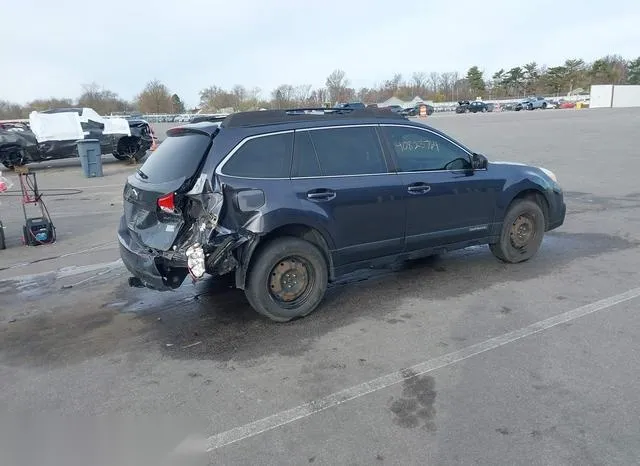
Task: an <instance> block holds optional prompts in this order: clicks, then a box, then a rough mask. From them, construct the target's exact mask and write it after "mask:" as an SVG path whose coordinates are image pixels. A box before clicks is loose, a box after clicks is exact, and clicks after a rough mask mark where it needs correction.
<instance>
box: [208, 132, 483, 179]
mask: <svg viewBox="0 0 640 466" xmlns="http://www.w3.org/2000/svg"><path fill="white" fill-rule="evenodd" d="M388 126H391V127H401V128H411V129H417V130H419V131H425V132H427V133H430V134H434V135H436V136H439V137H441V138H443V139H445V140H446V141H448V142H450V143H451V144H453V145H454V146H456V147H458V148H459V149H461V150H462V151H463V152H464V153H466V154H467V155H469V157H472V155H473V154H471V153H470V152H469V151H467V150H466V149H465V148H464V147H462V146H460V144H457V143H456V142H455V141H452V140H451V139H449V138H448V137H446V136H443V135H441V134H438V133H435V132H434V131H431V130H430V129H429V128H423V127H421V126H415V125H403V124H395V123H361V124H357V125H330V126H318V127H313V128H299V129H295V130H294V129H289V130H283V131H273V132H269V133H263V134H255V135H253V136H248V137H246V138H244V139H243V140H242V141H240V142H239V143H238V144H237V145H236V146H235V147H234V148H233V149H231V151H229V153H228V154H227V155H226V156H225V157H224V158H223V159H222V161H221V162H220V163H219V164H218V166H217V167H216V170H215V174H216V175H220V176H226V177H228V178H236V179H241V180H280V181H282V180H313V179H322V178H353V177H362V176H385V175H400V174H416V173H451V172H459V171H461V170H463V169H458V170H421V171H410V172H403V171H391V172H387V173H359V174H357V175H321V176H292V177H286V178H264V177H247V176H235V175H227V174H226V173H223V172H222V170H223V169H224V166H225V164H226V163H227V162H228V161H229V159H230V158H231V157H233V155H234V154H235V153H236V152H237V151H238V150H240V148H241V147H242V146H243V145H244V144H245V143H247V142H248V141H251V140H253V139H257V138H262V137H268V136H275V135H278V134H288V133H295V132H296V131H301V132H303V131H318V130H323V129H335V128H363V127H374V128H376V127H379V128H381V127H388ZM383 151H384V148H383ZM385 163H386V161H385ZM486 170H487V169H486V168H478V169H476V168H474V169H473V171H486Z"/></svg>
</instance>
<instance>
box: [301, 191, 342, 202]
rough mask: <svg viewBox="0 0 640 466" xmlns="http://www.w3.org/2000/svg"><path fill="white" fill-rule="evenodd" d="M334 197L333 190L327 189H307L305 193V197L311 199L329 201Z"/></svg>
mask: <svg viewBox="0 0 640 466" xmlns="http://www.w3.org/2000/svg"><path fill="white" fill-rule="evenodd" d="M335 197H336V193H335V191H330V190H328V189H318V190H316V191H309V192H308V193H307V199H309V200H311V201H330V200H332V199H334V198H335Z"/></svg>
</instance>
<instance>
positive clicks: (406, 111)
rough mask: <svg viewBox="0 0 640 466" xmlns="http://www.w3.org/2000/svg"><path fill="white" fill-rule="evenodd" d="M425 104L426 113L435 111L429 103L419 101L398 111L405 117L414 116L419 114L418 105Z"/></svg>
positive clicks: (429, 113)
mask: <svg viewBox="0 0 640 466" xmlns="http://www.w3.org/2000/svg"><path fill="white" fill-rule="evenodd" d="M423 105H424V106H425V107H427V115H432V114H433V112H434V111H435V109H434V108H433V105H429V104H425V103H419V104H417V105H415V106H413V107H409V108H405V109H404V110H402V111H400V112H399V113H400V115H402V116H407V117H414V116H420V107H421V106H423Z"/></svg>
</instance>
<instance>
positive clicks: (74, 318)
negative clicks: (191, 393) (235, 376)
mask: <svg viewBox="0 0 640 466" xmlns="http://www.w3.org/2000/svg"><path fill="white" fill-rule="evenodd" d="M638 245H639V244H638V243H636V242H633V241H630V240H627V239H625V238H621V237H617V236H610V235H604V234H597V233H580V234H573V233H564V232H552V233H550V234H548V235H546V237H545V242H544V244H543V246H542V249H541V250H540V253H539V256H538V257H537V258H535V259H534V260H532V261H529V262H527V263H524V264H520V265H518V266H516V267H512V266H508V265H505V264H502V263H500V262H499V261H496V260H495V259H494V258H493V256H492V255H491V254H490V253H489V251H488V249H487V248H486V247H478V248H472V249H468V250H462V251H457V252H454V253H451V254H447V255H444V256H438V257H432V258H428V259H424V260H419V261H414V262H411V263H408V264H404V265H402V266H397V267H393V268H391V269H387V270H382V271H368V272H360V273H358V274H354V276H352V277H351V279H350V280H346V279H345V280H342V281H341V282H340V283H338V284H336V285H334V286H332V288H331V289H330V290H329V292H328V293H327V297H326V298H325V302H324V304H323V305H321V307H320V308H319V309H318V311H316V312H314V313H312V314H311V315H309V316H308V317H306V318H304V319H303V320H301V321H292V322H288V323H284V324H274V323H272V322H270V321H269V320H267V319H265V318H263V317H261V316H259V315H258V314H257V313H256V312H254V311H253V310H252V309H251V307H250V306H249V304H248V302H247V301H246V299H245V297H244V293H243V292H242V291H240V290H235V289H232V288H230V283H229V282H228V281H225V280H223V279H217V280H216V279H207V280H203V281H201V282H198V283H197V284H196V285H195V286H194V285H191V284H190V283H186V284H184V285H183V286H182V287H181V288H179V289H178V290H175V291H173V292H165V293H160V292H155V291H152V290H147V289H137V288H130V287H129V286H128V285H127V284H126V280H125V278H126V274H125V275H123V276H121V277H120V278H118V279H116V280H115V282H114V277H112V276H110V275H106V276H101V277H97V278H96V279H95V280H94V281H92V282H91V283H87V284H83V285H81V286H79V287H74V288H72V289H69V290H60V283H56V282H55V281H54V282H52V281H51V280H50V279H49V278H46V277H44V278H40V279H38V280H37V281H29V282H28V283H24V282H17V281H15V280H13V281H11V280H6V281H0V290H2V293H0V360H2V361H3V362H5V363H7V364H10V365H21V364H31V365H35V366H49V367H51V366H61V365H66V364H72V363H78V362H82V361H84V360H86V359H88V358H91V357H99V356H103V355H108V354H110V353H113V352H116V351H128V350H131V351H136V352H139V351H160V352H162V353H163V354H164V355H165V356H167V357H170V358H173V359H185V360H190V359H201V360H212V361H217V362H219V363H221V364H222V365H225V364H228V363H229V362H230V361H233V362H234V363H243V364H245V365H252V364H258V363H259V361H260V360H261V359H263V358H264V357H268V356H271V355H275V354H277V355H282V356H296V357H297V356H300V355H301V354H304V353H306V352H308V351H310V350H312V349H313V345H314V343H315V341H317V339H319V338H321V337H322V336H323V335H325V334H328V333H331V332H333V331H335V330H336V329H339V328H342V327H344V326H347V325H350V324H352V323H354V322H357V321H361V320H362V319H368V320H372V319H373V320H380V321H382V322H384V323H387V324H392V323H393V324H395V325H398V326H400V325H402V321H401V319H408V318H410V314H407V313H406V311H404V312H403V313H402V315H399V314H398V308H397V303H398V302H399V301H401V300H403V299H405V298H411V299H412V300H424V301H425V303H428V302H433V301H434V300H444V299H450V298H452V297H457V296H463V295H466V294H468V293H473V292H476V291H478V290H481V289H484V288H486V280H485V279H478V277H485V276H486V275H487V274H490V275H491V276H492V278H493V279H494V280H495V281H505V282H513V281H516V282H518V281H524V280H530V279H534V278H537V277H540V276H544V275H545V274H548V273H552V272H555V271H557V270H558V268H560V267H562V266H565V265H566V264H568V263H569V262H571V261H573V260H575V259H579V258H583V257H594V256H598V255H601V254H605V253H610V252H614V251H620V250H625V249H630V248H635V247H638ZM443 264H446V269H445V267H443ZM439 269H444V271H442V272H436V270H439ZM425 279H428V280H429V283H430V286H428V287H427V286H424V283H425ZM460 281H464V283H465V287H460V286H459V283H460ZM114 283H115V284H114ZM399 288H400V289H399ZM36 298H38V299H36ZM43 298H45V299H46V304H43V303H44V301H43ZM425 306H427V304H425ZM31 307H35V308H37V309H46V311H42V310H41V311H37V312H36V311H34V310H32V309H31ZM21 312H24V315H26V316H27V317H26V318H24V319H23V318H18V319H17V321H16V322H12V323H9V321H10V319H11V318H13V317H16V316H19V315H21V314H20V313H21ZM502 313H504V314H507V313H508V310H507V309H502ZM197 342H201V343H200V344H197V345H195V346H193V344H194V343H197ZM409 407H411V406H409Z"/></svg>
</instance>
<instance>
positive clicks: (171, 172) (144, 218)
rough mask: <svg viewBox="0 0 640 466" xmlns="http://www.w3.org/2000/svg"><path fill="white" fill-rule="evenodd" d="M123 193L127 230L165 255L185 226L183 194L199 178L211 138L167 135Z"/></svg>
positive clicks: (177, 132) (193, 133)
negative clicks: (164, 252)
mask: <svg viewBox="0 0 640 466" xmlns="http://www.w3.org/2000/svg"><path fill="white" fill-rule="evenodd" d="M167 136H168V137H167V138H166V139H165V140H164V141H163V142H162V144H160V146H159V147H158V149H157V150H156V151H154V152H153V153H152V154H151V155H150V157H149V158H148V159H147V161H146V162H145V163H144V164H143V165H142V167H140V169H138V171H137V172H136V174H134V175H131V176H129V178H128V179H127V184H126V185H125V189H124V217H125V221H126V224H127V227H128V229H129V230H130V231H131V232H133V233H134V234H135V236H137V238H138V239H139V240H140V241H141V242H142V243H143V244H144V245H146V246H147V247H149V248H152V249H158V250H161V251H167V250H169V249H170V248H171V247H172V246H173V243H174V242H175V240H176V238H177V237H178V235H179V234H180V232H181V231H182V230H183V228H185V226H188V225H187V223H188V218H187V217H186V215H185V213H184V207H185V205H186V201H187V200H186V196H185V193H186V192H188V190H189V189H190V187H191V185H192V184H193V182H194V180H195V178H196V177H197V176H198V174H199V172H200V170H201V166H202V162H203V159H204V157H205V155H206V154H207V153H208V151H209V148H210V145H211V141H212V138H211V136H210V135H209V134H207V133H205V132H200V131H197V130H193V129H187V128H179V129H178V128H176V129H174V130H170V131H169V132H168V133H167Z"/></svg>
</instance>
